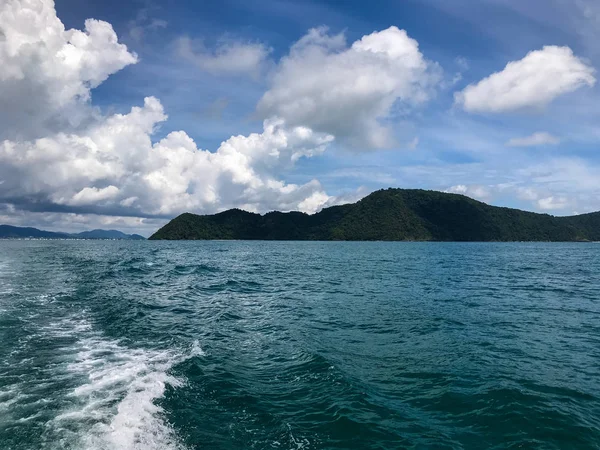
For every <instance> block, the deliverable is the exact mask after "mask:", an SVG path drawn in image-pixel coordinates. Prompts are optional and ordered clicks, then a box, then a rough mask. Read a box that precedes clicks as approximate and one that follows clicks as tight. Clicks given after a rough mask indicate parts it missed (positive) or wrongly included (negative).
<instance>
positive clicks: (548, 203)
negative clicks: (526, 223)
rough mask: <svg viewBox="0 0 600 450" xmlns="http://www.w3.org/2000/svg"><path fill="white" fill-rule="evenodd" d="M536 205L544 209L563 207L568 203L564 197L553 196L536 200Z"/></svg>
mask: <svg viewBox="0 0 600 450" xmlns="http://www.w3.org/2000/svg"><path fill="white" fill-rule="evenodd" d="M537 205H538V207H539V208H541V209H545V210H553V209H565V208H566V207H567V206H569V204H568V202H567V200H566V199H565V198H562V197H554V196H550V197H546V198H540V199H539V200H538V201H537Z"/></svg>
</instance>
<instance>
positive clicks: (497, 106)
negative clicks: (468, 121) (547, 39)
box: [455, 46, 596, 113]
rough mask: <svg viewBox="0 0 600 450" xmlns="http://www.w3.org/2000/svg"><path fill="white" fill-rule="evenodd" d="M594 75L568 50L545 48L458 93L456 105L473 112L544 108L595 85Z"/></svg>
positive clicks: (566, 48) (553, 47)
mask: <svg viewBox="0 0 600 450" xmlns="http://www.w3.org/2000/svg"><path fill="white" fill-rule="evenodd" d="M594 74H595V70H594V69H593V68H592V67H591V66H589V65H588V64H587V63H586V62H585V61H583V60H582V59H580V58H578V57H576V56H575V55H574V54H573V51H572V50H571V49H570V48H569V47H557V46H545V47H544V48H543V49H542V50H537V51H532V52H530V53H528V54H527V56H525V57H524V58H523V59H521V60H519V61H512V62H510V63H508V64H507V66H506V67H505V68H504V70H502V71H501V72H496V73H494V74H492V75H490V76H489V77H487V78H484V79H483V80H481V81H480V82H479V83H477V84H472V85H469V86H467V87H466V88H465V89H464V90H463V91H461V92H457V93H456V94H455V102H456V103H457V104H458V105H460V106H462V107H463V108H464V109H465V111H468V112H472V113H502V112H509V111H515V110H521V109H527V108H543V107H545V106H546V105H547V104H549V103H550V102H552V100H554V99H555V98H557V97H558V96H560V95H563V94H566V93H569V92H573V91H575V90H577V89H579V88H580V87H583V86H590V87H591V86H594V84H595V83H596V78H595V76H594Z"/></svg>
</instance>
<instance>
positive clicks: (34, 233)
mask: <svg viewBox="0 0 600 450" xmlns="http://www.w3.org/2000/svg"><path fill="white" fill-rule="evenodd" d="M0 239H121V240H145V239H146V238H145V237H143V236H140V235H139V234H126V233H123V232H122V231H118V230H100V229H96V230H90V231H83V232H81V233H65V232H61V231H46V230H40V229H38V228H32V227H17V226H13V225H0Z"/></svg>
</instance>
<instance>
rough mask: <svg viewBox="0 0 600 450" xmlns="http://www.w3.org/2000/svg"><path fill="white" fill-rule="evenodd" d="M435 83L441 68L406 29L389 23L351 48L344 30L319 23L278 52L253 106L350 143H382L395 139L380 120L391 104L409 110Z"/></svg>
mask: <svg viewBox="0 0 600 450" xmlns="http://www.w3.org/2000/svg"><path fill="white" fill-rule="evenodd" d="M439 81H440V69H439V67H438V66H437V65H436V64H435V63H432V62H429V61H427V60H426V59H425V58H424V56H423V55H422V54H421V52H420V51H419V44H418V42H417V41H415V40H414V39H411V38H410V37H409V36H408V35H407V33H406V31H404V30H400V29H398V28H396V27H390V28H388V29H386V30H383V31H379V32H374V33H372V34H370V35H367V36H364V37H363V38H362V39H360V40H358V41H356V42H354V43H353V44H352V45H351V46H349V47H348V46H347V44H346V39H345V36H344V35H343V34H337V35H330V34H328V30H327V29H326V28H323V27H322V28H316V29H312V30H310V31H309V32H308V34H307V35H306V36H304V37H303V38H301V39H300V40H299V41H298V42H297V43H296V44H294V46H293V47H292V48H291V50H290V53H289V55H287V56H285V57H284V58H282V60H281V61H280V62H279V64H278V66H277V68H276V69H275V73H274V74H273V77H272V83H271V87H270V89H269V90H268V91H267V92H266V93H265V94H264V96H263V97H262V99H261V100H260V102H259V104H258V106H257V111H258V113H259V114H260V115H261V116H262V117H271V116H277V117H281V118H283V119H284V120H285V121H286V122H287V123H288V124H290V125H292V126H305V127H309V128H312V129H314V130H316V131H320V132H323V133H327V134H332V135H335V136H336V138H339V139H340V140H342V141H344V142H345V143H347V144H350V145H353V146H355V147H366V148H383V147H387V146H390V145H392V144H393V143H394V139H393V134H392V132H391V130H390V129H389V128H388V127H386V126H385V124H383V123H382V120H385V119H387V118H389V117H390V115H391V114H392V110H393V107H395V106H396V107H397V108H396V109H398V110H402V109H404V110H406V109H408V108H411V107H414V106H415V105H418V104H421V103H423V102H425V101H427V100H428V99H429V98H430V97H431V96H432V94H433V91H434V88H435V86H436V84H437V83H438V82H439Z"/></svg>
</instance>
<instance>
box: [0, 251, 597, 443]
mask: <svg viewBox="0 0 600 450" xmlns="http://www.w3.org/2000/svg"><path fill="white" fill-rule="evenodd" d="M598 448H600V245H598V244H594V243H416V242H258V241H254V242H247V241H228V242H218V241H212V242H211V241H206V242H198V241H196V242H191V241H189V242H166V241H17V240H15V241H10V240H8V241H0V449H2V450H25V449H27V450H29V449H36V450H37V449H48V450H55V449H89V450H96V449H103V450H113V449H114V450H127V449H137V450H152V449H161V450H163V449H164V450H168V449H180V450H185V449H223V450H229V449H240V450H241V449H244V450H245V449H278V450H282V449H293V450H300V449H304V450H308V449H598Z"/></svg>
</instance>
